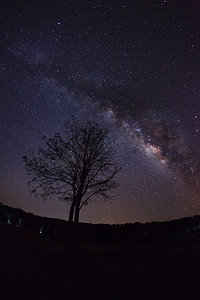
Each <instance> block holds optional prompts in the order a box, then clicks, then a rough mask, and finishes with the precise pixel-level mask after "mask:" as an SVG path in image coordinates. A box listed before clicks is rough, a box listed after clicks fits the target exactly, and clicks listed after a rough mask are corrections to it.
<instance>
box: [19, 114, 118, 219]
mask: <svg viewBox="0 0 200 300" xmlns="http://www.w3.org/2000/svg"><path fill="white" fill-rule="evenodd" d="M65 128H66V130H65V134H64V137H62V136H61V135H60V134H58V133H55V134H54V136H53V137H52V138H47V137H43V140H44V142H45V146H44V147H43V148H40V149H39V152H38V154H37V155H36V156H35V155H34V153H33V151H30V153H29V156H28V157H27V156H24V157H23V160H24V162H25V164H26V171H27V174H28V175H29V176H30V181H29V182H28V184H29V187H30V191H31V192H32V193H34V194H35V195H36V196H37V195H40V196H42V197H44V198H47V197H48V196H51V195H57V196H58V198H59V199H64V200H70V201H71V207H70V212H69V221H70V222H73V221H74V222H79V213H80V210H81V208H82V207H83V206H84V205H86V204H87V203H88V201H89V200H92V199H94V198H95V197H103V198H108V197H111V196H112V195H111V193H112V192H113V190H114V189H115V188H116V187H117V186H118V184H117V183H116V181H115V179H114V177H115V175H116V174H117V173H118V171H119V170H120V168H119V167H117V166H116V164H115V163H114V160H113V157H114V153H115V151H114V147H113V139H112V138H111V136H110V132H109V130H108V129H107V128H106V127H104V126H100V125H99V124H97V123H92V122H87V123H84V124H80V123H77V122H76V120H73V121H72V122H71V123H69V122H68V123H66V127H65Z"/></svg>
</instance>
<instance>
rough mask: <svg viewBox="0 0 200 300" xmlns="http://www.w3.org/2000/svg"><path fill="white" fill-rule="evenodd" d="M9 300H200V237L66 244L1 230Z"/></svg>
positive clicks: (25, 232)
mask: <svg viewBox="0 0 200 300" xmlns="http://www.w3.org/2000/svg"><path fill="white" fill-rule="evenodd" d="M0 237H1V238H0V253H1V256H0V257H1V294H2V295H3V296H2V297H1V299H2V300H4V299H30V300H31V299H135V300H136V299H137V300H138V299H189V300H191V299H199V294H200V233H192V234H188V235H186V236H184V237H178V238H171V239H168V240H162V241H156V240H154V241H150V240H149V241H137V242H135V243H131V244H127V243H126V245H123V244H121V245H120V244H114V243H113V244H109V243H102V242H101V243H98V242H94V243H92V242H89V243H84V242H81V243H79V242H78V241H73V242H71V243H69V242H68V243H67V244H66V243H63V242H60V241H55V240H51V239H50V238H48V237H43V236H42V235H39V234H37V233H33V232H30V231H28V230H25V229H23V228H17V227H14V226H12V225H8V224H0Z"/></svg>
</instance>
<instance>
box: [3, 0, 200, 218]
mask: <svg viewBox="0 0 200 300" xmlns="http://www.w3.org/2000/svg"><path fill="white" fill-rule="evenodd" d="M198 2H199V1H197V0H196V1H195V0H188V1H183V0H107V1H95V0H93V1H92V0H91V1H87V0H85V1H81V0H79V1H73V0H60V1H59V0H57V1H54V0H49V1H32V0H30V1H8V0H5V1H1V7H0V30H1V32H0V34H1V38H0V43H1V47H0V66H1V67H0V94H1V98H0V139H1V144H0V157H1V158H0V175H1V177H0V201H1V202H2V203H4V204H7V205H10V206H12V207H17V208H22V209H24V210H26V211H28V212H32V213H34V214H39V215H42V216H49V217H56V218H63V219H66V218H67V217H68V211H69V204H68V203H67V202H65V201H58V200H56V199H51V200H46V201H43V200H42V199H41V198H35V197H34V196H33V195H31V194H30V192H29V191H28V186H27V181H28V178H27V175H26V171H25V165H24V162H23V160H22V157H23V156H24V155H27V154H28V151H29V150H30V149H33V150H37V149H38V147H39V146H41V145H43V143H42V141H41V138H42V136H43V135H47V136H51V135H53V133H54V132H62V130H63V124H64V123H65V122H66V121H67V120H68V119H70V118H71V116H72V115H73V116H75V117H77V118H78V119H79V120H81V121H87V120H95V121H99V122H102V120H103V121H104V122H105V123H106V124H107V126H108V127H109V128H111V130H112V132H113V134H114V136H115V140H116V143H115V147H116V150H117V160H118V163H119V165H122V166H123V168H122V170H121V171H120V173H119V174H118V177H117V180H118V182H119V187H118V189H117V190H116V197H115V199H113V200H112V201H111V202H107V203H104V202H99V201H98V202H93V203H91V204H89V205H88V206H86V207H84V208H83V210H82V211H81V214H80V221H82V222H91V223H111V224H113V223H129V222H130V223H131V222H136V221H139V222H149V221H164V220H170V219H175V218H180V217H184V216H193V215H195V214H200V18H199V15H200V4H199V3H198Z"/></svg>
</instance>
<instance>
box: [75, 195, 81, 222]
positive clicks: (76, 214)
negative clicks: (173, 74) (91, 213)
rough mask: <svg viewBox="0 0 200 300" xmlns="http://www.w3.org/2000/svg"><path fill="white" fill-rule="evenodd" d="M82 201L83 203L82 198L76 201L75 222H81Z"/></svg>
mask: <svg viewBox="0 0 200 300" xmlns="http://www.w3.org/2000/svg"><path fill="white" fill-rule="evenodd" d="M80 203H81V199H80V200H78V201H77V202H76V208H75V216H74V222H75V223H78V222H79V212H80Z"/></svg>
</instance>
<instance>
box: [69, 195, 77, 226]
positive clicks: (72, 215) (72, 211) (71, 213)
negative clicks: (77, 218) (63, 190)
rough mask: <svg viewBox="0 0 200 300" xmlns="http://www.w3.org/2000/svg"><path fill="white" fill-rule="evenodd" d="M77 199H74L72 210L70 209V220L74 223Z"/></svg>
mask: <svg viewBox="0 0 200 300" xmlns="http://www.w3.org/2000/svg"><path fill="white" fill-rule="evenodd" d="M75 204H76V202H75V200H73V202H72V204H71V207H70V211H69V222H70V223H72V222H73V219H74V209H75Z"/></svg>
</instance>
